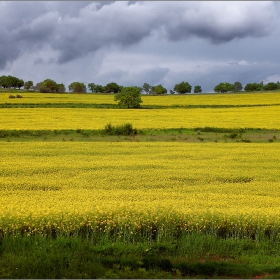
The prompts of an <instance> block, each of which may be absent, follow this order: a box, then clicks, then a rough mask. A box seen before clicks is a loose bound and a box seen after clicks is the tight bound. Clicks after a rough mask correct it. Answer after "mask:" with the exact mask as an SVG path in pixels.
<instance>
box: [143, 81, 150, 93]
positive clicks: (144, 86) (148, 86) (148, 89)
mask: <svg viewBox="0 0 280 280" xmlns="http://www.w3.org/2000/svg"><path fill="white" fill-rule="evenodd" d="M142 89H143V90H144V91H145V92H146V94H151V90H152V86H150V85H149V84H147V83H144V85H143V86H142Z"/></svg>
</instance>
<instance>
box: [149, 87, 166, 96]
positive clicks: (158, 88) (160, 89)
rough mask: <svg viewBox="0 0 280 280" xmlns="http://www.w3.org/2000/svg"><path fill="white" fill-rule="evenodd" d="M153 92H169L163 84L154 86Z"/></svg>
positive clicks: (158, 93) (161, 93)
mask: <svg viewBox="0 0 280 280" xmlns="http://www.w3.org/2000/svg"><path fill="white" fill-rule="evenodd" d="M152 92H153V94H155V95H163V94H166V93H167V89H166V88H164V87H163V86H162V85H157V86H155V87H152Z"/></svg>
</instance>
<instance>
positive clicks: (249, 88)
mask: <svg viewBox="0 0 280 280" xmlns="http://www.w3.org/2000/svg"><path fill="white" fill-rule="evenodd" d="M22 87H23V88H24V89H25V90H28V91H38V92H42V93H48V92H49V93H64V92H66V87H65V85H64V84H62V83H57V82H55V81H54V80H52V79H46V80H44V81H42V82H40V83H37V84H36V85H34V84H33V81H26V82H24V81H23V80H22V79H19V78H17V77H14V76H11V75H9V76H1V77H0V88H4V89H11V88H14V89H21V88H22ZM134 87H135V88H137V89H138V90H139V91H140V93H143V92H144V93H145V94H148V95H165V94H167V89H166V88H165V87H163V86H162V85H161V84H159V85H156V86H151V85H149V84H148V83H144V84H143V86H142V87H138V86H134ZM123 88H124V86H121V85H118V84H117V83H115V82H111V83H108V84H107V85H105V86H102V85H98V84H95V83H89V84H88V86H87V87H86V85H85V84H84V83H82V82H73V83H71V84H70V85H69V86H68V90H69V92H73V93H86V92H87V89H88V90H89V91H90V92H91V93H113V94H116V93H118V92H120V91H121V90H122V89H123ZM277 89H280V82H279V81H278V82H277V83H274V82H269V83H268V84H266V85H264V84H263V82H261V83H249V84H247V85H246V86H245V87H244V88H243V86H242V84H241V83H240V82H235V83H234V84H231V83H228V82H223V83H220V84H218V85H216V86H215V88H214V91H215V92H217V93H227V92H241V91H242V90H244V91H245V92H254V91H262V90H265V91H269V90H277ZM191 91H192V86H191V85H190V84H189V83H188V82H184V81H182V82H181V83H179V84H176V85H175V86H174V88H173V90H170V91H169V94H175V93H177V94H189V93H191ZM193 93H202V88H201V86H199V85H196V86H195V87H194V90H193Z"/></svg>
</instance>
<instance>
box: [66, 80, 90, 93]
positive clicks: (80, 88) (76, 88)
mask: <svg viewBox="0 0 280 280" xmlns="http://www.w3.org/2000/svg"><path fill="white" fill-rule="evenodd" d="M68 88H69V91H72V92H77V93H83V92H86V91H87V89H86V85H85V84H84V83H80V82H73V83H71V84H70V85H69V86H68Z"/></svg>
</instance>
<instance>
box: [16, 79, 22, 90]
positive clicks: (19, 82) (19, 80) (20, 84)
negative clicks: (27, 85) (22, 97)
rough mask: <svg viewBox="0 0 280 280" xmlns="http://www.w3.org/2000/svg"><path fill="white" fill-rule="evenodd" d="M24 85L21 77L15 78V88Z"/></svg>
mask: <svg viewBox="0 0 280 280" xmlns="http://www.w3.org/2000/svg"><path fill="white" fill-rule="evenodd" d="M23 86H24V81H23V80H22V79H17V82H16V88H18V89H20V88H21V87H23Z"/></svg>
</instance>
